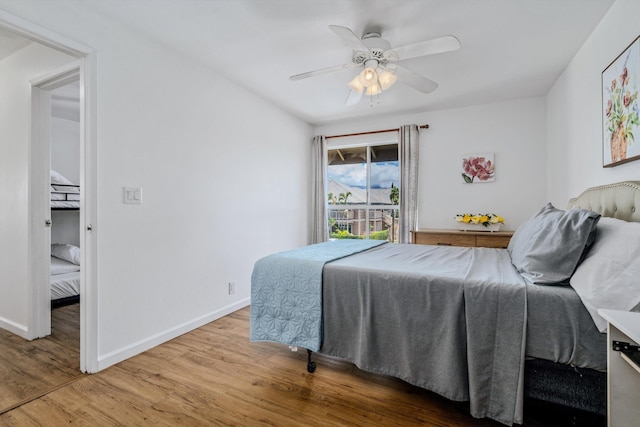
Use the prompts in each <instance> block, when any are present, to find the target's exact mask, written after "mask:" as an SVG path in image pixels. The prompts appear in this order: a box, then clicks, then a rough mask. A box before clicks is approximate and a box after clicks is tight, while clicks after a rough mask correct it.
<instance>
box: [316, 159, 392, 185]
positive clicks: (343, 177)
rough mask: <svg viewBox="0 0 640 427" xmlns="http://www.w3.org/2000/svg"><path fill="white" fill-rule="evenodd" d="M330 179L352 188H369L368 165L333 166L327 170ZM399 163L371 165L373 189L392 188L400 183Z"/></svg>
mask: <svg viewBox="0 0 640 427" xmlns="http://www.w3.org/2000/svg"><path fill="white" fill-rule="evenodd" d="M327 176H328V179H333V180H334V181H336V182H340V183H343V184H345V185H348V186H350V187H359V188H365V187H366V186H367V168H366V163H355V164H349V165H333V166H329V167H328V168H327ZM399 176H400V175H399V171H398V162H378V163H372V164H371V187H372V188H390V187H391V184H392V183H393V185H394V186H396V187H397V186H398V183H399Z"/></svg>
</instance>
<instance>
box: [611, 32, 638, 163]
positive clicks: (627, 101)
mask: <svg viewBox="0 0 640 427" xmlns="http://www.w3.org/2000/svg"><path fill="white" fill-rule="evenodd" d="M639 40H640V37H639V38H636V39H635V40H634V41H633V42H632V43H631V44H630V45H629V47H627V48H626V49H625V50H624V52H622V53H621V54H620V55H618V57H617V58H616V59H615V60H614V61H613V62H612V63H611V64H609V66H608V67H607V68H606V69H605V70H604V71H603V72H602V165H603V166H604V167H605V168H606V167H610V166H617V165H619V164H622V163H626V162H629V161H631V160H637V159H640V142H638V141H636V136H637V135H636V134H637V133H638V128H639V127H640V110H639V108H638V89H639V85H640V41H639Z"/></svg>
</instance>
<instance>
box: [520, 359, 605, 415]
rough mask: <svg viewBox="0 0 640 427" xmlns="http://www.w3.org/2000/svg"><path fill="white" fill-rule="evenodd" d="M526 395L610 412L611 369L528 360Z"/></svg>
mask: <svg viewBox="0 0 640 427" xmlns="http://www.w3.org/2000/svg"><path fill="white" fill-rule="evenodd" d="M524 389H525V396H526V397H530V398H533V399H538V400H541V401H544V402H551V403H556V404H558V405H562V406H567V407H570V408H575V409H580V410H582V411H588V412H593V413H596V414H599V415H606V414H607V373H606V372H600V371H595V370H593V369H584V368H574V367H572V366H568V365H561V364H559V363H553V362H549V361H546V360H539V359H530V360H527V361H525V371H524Z"/></svg>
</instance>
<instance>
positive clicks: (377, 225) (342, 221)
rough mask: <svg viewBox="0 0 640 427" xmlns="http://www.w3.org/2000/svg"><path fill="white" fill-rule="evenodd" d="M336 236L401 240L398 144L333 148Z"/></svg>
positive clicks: (331, 195) (331, 196) (330, 169)
mask: <svg viewBox="0 0 640 427" xmlns="http://www.w3.org/2000/svg"><path fill="white" fill-rule="evenodd" d="M327 160H328V163H327V164H328V166H327V179H328V194H327V198H328V202H329V204H328V215H329V218H328V220H329V231H330V237H331V238H332V239H376V240H387V241H389V242H397V241H398V198H399V187H398V185H399V182H400V171H399V162H398V144H397V143H394V144H383V145H365V146H349V147H344V148H331V149H329V150H328V152H327Z"/></svg>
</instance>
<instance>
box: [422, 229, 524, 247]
mask: <svg viewBox="0 0 640 427" xmlns="http://www.w3.org/2000/svg"><path fill="white" fill-rule="evenodd" d="M512 235H513V232H512V231H460V230H436V229H432V230H414V231H412V232H411V243H415V244H418V245H440V246H468V247H485V248H506V247H507V246H508V245H509V240H511V236H512Z"/></svg>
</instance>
